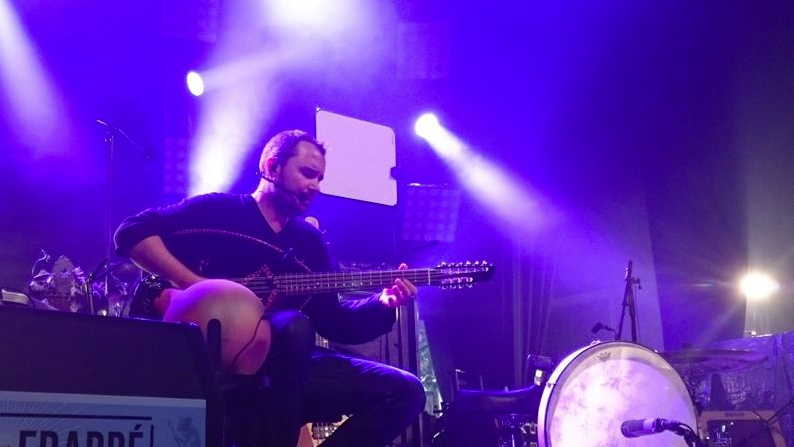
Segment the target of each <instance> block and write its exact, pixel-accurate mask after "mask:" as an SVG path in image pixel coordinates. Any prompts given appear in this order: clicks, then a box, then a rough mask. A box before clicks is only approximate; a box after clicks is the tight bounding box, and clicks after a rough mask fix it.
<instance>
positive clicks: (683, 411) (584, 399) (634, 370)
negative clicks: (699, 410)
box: [538, 342, 697, 447]
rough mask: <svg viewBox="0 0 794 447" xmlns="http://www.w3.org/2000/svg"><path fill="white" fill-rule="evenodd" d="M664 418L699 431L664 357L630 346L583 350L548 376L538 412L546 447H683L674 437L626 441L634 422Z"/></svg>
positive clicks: (613, 344) (609, 345) (680, 384)
mask: <svg viewBox="0 0 794 447" xmlns="http://www.w3.org/2000/svg"><path fill="white" fill-rule="evenodd" d="M646 418H664V419H674V420H676V421H680V422H683V423H685V424H688V425H689V426H691V427H692V428H695V427H696V420H697V417H696V413H695V409H694V406H693V404H692V399H691V398H690V396H689V393H688V392H687V388H686V386H685V385H684V382H683V380H681V377H680V376H679V375H678V373H677V372H676V371H675V370H674V369H673V367H672V366H670V364H669V363H667V361H665V360H664V359H663V358H662V357H661V356H660V355H659V354H657V353H655V352H653V351H652V350H650V349H648V348H645V347H643V346H639V345H635V344H632V343H626V342H608V343H600V344H595V345H591V346H588V347H586V348H582V349H579V350H578V351H576V352H574V353H573V354H571V355H569V356H568V357H566V358H565V360H563V361H562V362H561V363H560V364H559V365H558V366H557V368H556V369H555V370H554V372H553V373H552V375H551V376H550V377H549V381H548V383H547V384H546V388H545V389H544V390H543V396H542V397H541V401H540V409H539V412H538V430H539V432H538V438H539V441H540V445H541V447H573V446H576V447H615V446H631V447H636V446H653V447H669V446H673V445H684V440H683V439H682V438H681V437H680V436H678V435H676V434H674V433H671V432H664V433H658V434H652V435H648V436H642V437H638V438H631V439H629V438H626V437H624V436H623V434H622V433H621V431H620V428H621V425H622V424H623V422H624V421H626V420H630V419H646Z"/></svg>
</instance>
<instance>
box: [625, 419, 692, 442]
mask: <svg viewBox="0 0 794 447" xmlns="http://www.w3.org/2000/svg"><path fill="white" fill-rule="evenodd" d="M682 425H683V424H682V423H680V422H678V421H674V420H672V419H661V418H656V419H652V418H648V419H629V420H627V421H624V422H623V424H621V426H620V432H621V433H623V436H625V437H627V438H637V437H639V436H645V435H654V434H656V433H661V432H663V431H665V430H670V431H673V432H676V433H677V434H681V433H680V432H681V430H682Z"/></svg>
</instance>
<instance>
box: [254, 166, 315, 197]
mask: <svg viewBox="0 0 794 447" xmlns="http://www.w3.org/2000/svg"><path fill="white" fill-rule="evenodd" d="M256 175H258V176H259V177H261V178H263V179H264V180H265V181H267V182H269V183H270V184H272V185H273V186H274V187H275V188H276V189H278V190H279V191H281V192H283V193H285V194H289V195H291V196H293V197H295V198H297V199H298V200H304V199H305V197H304V195H303V194H300V193H297V192H292V191H290V190H289V189H287V188H285V187H283V186H281V185H279V184H278V182H277V181H276V180H275V179H273V178H271V177H269V176H268V175H267V173H265V172H262V171H257V172H256Z"/></svg>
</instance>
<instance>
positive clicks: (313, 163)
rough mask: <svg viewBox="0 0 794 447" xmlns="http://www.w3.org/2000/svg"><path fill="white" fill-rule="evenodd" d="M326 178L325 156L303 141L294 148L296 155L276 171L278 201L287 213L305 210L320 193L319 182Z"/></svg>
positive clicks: (299, 212)
mask: <svg viewBox="0 0 794 447" xmlns="http://www.w3.org/2000/svg"><path fill="white" fill-rule="evenodd" d="M324 175H325V156H323V154H322V153H321V152H320V149H319V148H317V146H315V145H314V144H312V143H309V142H308V141H301V142H299V143H298V144H297V145H296V146H295V155H293V156H292V157H290V158H288V159H287V162H286V163H285V164H284V165H283V166H281V165H279V166H276V167H275V170H274V172H273V177H274V183H275V184H276V196H277V197H278V202H279V203H280V204H281V205H283V206H284V207H285V209H284V211H285V212H287V213H288V214H301V213H303V212H305V211H306V209H307V208H308V207H309V204H310V203H311V202H312V200H313V199H314V197H315V196H316V195H317V193H318V192H320V182H321V181H322V179H323V176H324Z"/></svg>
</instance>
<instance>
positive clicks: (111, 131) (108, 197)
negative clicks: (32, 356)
mask: <svg viewBox="0 0 794 447" xmlns="http://www.w3.org/2000/svg"><path fill="white" fill-rule="evenodd" d="M96 122H97V124H99V125H101V126H103V127H105V129H106V132H105V144H106V145H107V148H108V165H107V188H106V190H105V222H104V225H103V233H104V239H105V259H110V257H111V255H112V254H113V253H112V251H113V250H112V249H111V242H110V241H111V240H112V239H113V228H112V224H111V221H112V211H113V165H114V159H115V153H116V135H121V136H122V137H124V138H125V139H126V140H127V141H129V142H130V143H131V144H132V146H133V147H134V148H135V149H137V150H138V151H139V152H140V153H142V154H143V156H144V158H147V159H151V158H152V154H151V153H149V152H148V151H147V150H146V149H144V148H142V147H141V146H140V145H138V143H136V142H135V140H133V139H132V138H130V136H129V135H127V133H126V132H124V131H123V130H121V129H120V128H118V127H116V126H114V125H112V124H108V123H107V122H105V121H102V120H100V119H98V120H96ZM106 286H107V284H106ZM88 299H89V308H90V311H91V313H92V314H93V313H94V303H93V301H94V299H93V294H92V295H89V296H88Z"/></svg>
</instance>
